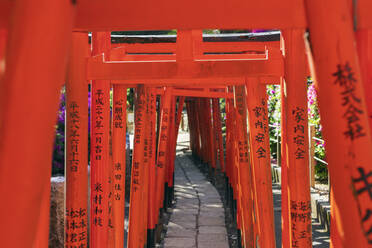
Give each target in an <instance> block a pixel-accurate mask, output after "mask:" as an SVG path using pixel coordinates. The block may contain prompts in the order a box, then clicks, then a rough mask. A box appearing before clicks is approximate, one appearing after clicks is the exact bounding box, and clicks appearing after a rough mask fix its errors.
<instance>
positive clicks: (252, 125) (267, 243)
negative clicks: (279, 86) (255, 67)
mask: <svg viewBox="0 0 372 248" xmlns="http://www.w3.org/2000/svg"><path fill="white" fill-rule="evenodd" d="M246 88H247V108H248V120H249V141H250V142H249V145H250V151H251V152H250V156H251V163H252V169H253V176H254V178H255V183H256V191H257V198H256V201H257V207H258V208H257V212H258V214H257V216H258V223H259V229H260V230H259V232H258V233H259V235H260V237H259V239H258V243H259V246H260V247H275V230H274V209H273V208H274V206H273V193H272V186H271V157H270V141H269V138H270V137H269V121H268V111H267V95H266V85H264V84H262V83H261V82H260V79H259V78H249V79H247V84H246Z"/></svg>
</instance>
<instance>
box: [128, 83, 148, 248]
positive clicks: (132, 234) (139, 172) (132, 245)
mask: <svg viewBox="0 0 372 248" xmlns="http://www.w3.org/2000/svg"><path fill="white" fill-rule="evenodd" d="M136 95H137V97H136V100H135V101H136V105H135V111H136V115H135V133H134V141H133V142H134V147H133V158H132V161H133V162H132V176H131V187H130V206H129V232H128V245H127V246H128V247H129V248H136V247H141V244H142V246H143V244H144V241H143V239H144V237H143V236H142V235H141V228H142V225H143V222H142V219H143V211H142V210H143V202H142V200H143V186H144V185H143V184H144V181H143V179H144V176H143V173H144V147H145V128H146V124H145V123H146V122H147V119H146V114H145V111H146V109H145V108H146V106H145V105H146V96H145V87H144V86H143V85H138V86H137V92H136Z"/></svg>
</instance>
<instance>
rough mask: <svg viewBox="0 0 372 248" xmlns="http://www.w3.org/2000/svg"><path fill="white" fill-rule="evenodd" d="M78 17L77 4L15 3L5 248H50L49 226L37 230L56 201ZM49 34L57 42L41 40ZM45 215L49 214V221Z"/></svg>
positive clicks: (0, 119) (0, 169) (0, 176)
mask: <svg viewBox="0 0 372 248" xmlns="http://www.w3.org/2000/svg"><path fill="white" fill-rule="evenodd" d="M74 14H75V5H74V4H73V3H72V2H71V1H56V2H51V1H46V0H41V1H39V2H38V3H37V5H35V2H34V1H30V0H20V1H16V2H14V3H13V8H12V12H11V22H10V25H9V29H8V37H7V48H6V57H5V65H6V68H5V71H4V74H3V76H1V81H0V92H1V99H0V137H1V142H0V165H1V166H0V186H1V187H0V195H1V197H2V200H1V201H2V202H3V203H6V204H1V206H0V219H1V221H0V239H1V246H2V247H15V248H18V247H19V248H21V247H33V245H35V240H37V242H39V244H42V245H43V246H44V245H45V244H47V243H48V234H49V227H48V225H44V224H43V225H42V226H41V229H39V230H37V227H38V226H37V223H38V221H39V220H42V221H43V223H48V222H49V221H48V219H49V212H48V211H47V209H49V201H48V200H46V201H45V198H43V197H44V195H47V196H48V198H49V195H50V194H49V192H50V175H51V164H52V163H51V158H52V149H53V141H54V133H55V123H56V116H57V109H58V104H59V95H60V89H61V87H62V84H63V82H64V78H65V69H66V67H65V66H66V60H67V56H68V48H69V45H70V40H71V35H72V27H73V22H74ZM46 24H47V25H46ZM20 30H22V32H20ZM46 33H47V34H48V35H50V36H49V37H53V42H51V41H50V39H40V37H43V36H44V35H45V34H46ZM27 34H32V36H28V35H27ZM26 39H27V42H25V40H26ZM30 48H32V49H30ZM2 66H4V63H2ZM1 70H4V68H2V69H0V71H1ZM35 85H37V87H35ZM35 179H37V180H35ZM9 189H11V190H9ZM25 189H27V193H25ZM46 191H48V192H46ZM31 202H32V204H31V205H30V203H31ZM24 206H28V208H27V211H25V209H24ZM40 210H45V211H43V213H42V215H43V216H41V215H40ZM45 220H47V221H45ZM20 223H21V224H20ZM36 235H37V237H36ZM39 247H40V246H39Z"/></svg>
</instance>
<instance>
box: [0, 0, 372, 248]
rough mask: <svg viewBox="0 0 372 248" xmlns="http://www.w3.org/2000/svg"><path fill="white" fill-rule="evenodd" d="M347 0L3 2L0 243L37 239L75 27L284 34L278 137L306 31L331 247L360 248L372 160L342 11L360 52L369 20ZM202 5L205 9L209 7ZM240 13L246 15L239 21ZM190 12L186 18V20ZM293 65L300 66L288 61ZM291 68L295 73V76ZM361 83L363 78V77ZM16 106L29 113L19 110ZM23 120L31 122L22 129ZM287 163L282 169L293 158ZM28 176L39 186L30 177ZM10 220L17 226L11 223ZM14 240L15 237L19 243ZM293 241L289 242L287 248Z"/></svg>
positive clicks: (300, 73) (362, 7)
mask: <svg viewBox="0 0 372 248" xmlns="http://www.w3.org/2000/svg"><path fill="white" fill-rule="evenodd" d="M348 3H350V1H345V0H342V1H335V0H333V1H327V2H323V1H320V0H318V1H304V2H302V1H286V2H284V3H278V2H276V1H273V0H266V1H263V2H257V1H239V0H235V1H230V2H229V3H226V2H224V1H214V2H211V1H202V2H198V1H188V2H182V3H178V2H177V3H176V2H172V1H168V0H167V1H163V2H162V3H161V4H160V5H159V3H155V2H154V3H146V5H143V4H142V2H139V1H134V2H128V3H127V2H126V3H125V4H123V3H122V2H120V1H115V0H111V1H106V2H105V3H102V2H94V3H91V2H90V1H81V2H78V3H76V2H75V1H71V2H70V1H65V2H53V3H51V2H48V1H39V2H38V5H37V6H36V5H35V2H34V1H29V0H28V1H27V0H24V1H22V0H18V1H15V2H12V1H6V0H4V1H2V2H1V3H0V6H1V7H0V13H1V14H0V16H1V17H0V27H8V25H9V28H8V36H7V39H4V35H5V34H4V33H2V41H3V43H4V40H6V43H7V48H6V56H7V57H6V60H5V62H6V63H5V65H6V69H5V70H4V69H3V68H1V71H0V75H1V78H2V80H1V90H0V92H1V94H2V95H1V104H0V109H1V115H0V122H1V131H0V137H2V143H1V145H0V155H1V156H0V157H1V158H0V164H1V166H2V167H1V168H0V170H1V171H0V190H1V191H0V195H2V196H3V200H4V201H5V202H6V204H4V205H3V206H2V207H1V210H2V211H1V213H2V214H1V219H2V226H1V230H2V233H1V237H2V240H3V241H2V242H3V246H4V247H24V246H26V247H27V246H30V245H31V244H33V240H34V238H35V235H36V230H35V228H33V227H34V225H35V223H37V222H38V221H37V220H38V215H39V212H40V206H45V204H42V202H43V201H47V199H44V198H43V197H42V196H43V195H44V191H45V190H46V189H48V188H49V175H50V173H49V172H50V169H49V168H50V159H49V158H50V154H51V147H52V146H51V144H52V137H53V136H52V134H53V123H54V121H55V118H54V114H53V113H55V112H56V109H57V99H58V89H59V87H60V85H61V82H62V81H63V75H64V68H63V64H64V59H63V58H66V54H67V49H68V45H69V41H70V39H71V35H70V33H71V31H72V29H73V27H74V26H75V27H76V28H77V29H79V30H95V31H97V30H134V29H150V30H152V29H167V28H173V27H175V28H178V29H198V28H225V29H228V28H241V27H244V28H272V27H277V28H280V29H282V30H284V31H285V32H283V33H284V39H285V41H286V60H285V63H286V66H285V70H286V71H285V85H286V87H283V88H285V89H286V92H285V93H286V94H285V95H286V96H287V97H288V98H287V104H286V109H287V115H286V118H285V119H286V120H287V126H286V127H284V128H285V129H286V130H287V137H286V140H287V141H288V140H291V138H293V137H294V135H295V134H294V131H293V125H292V122H293V123H294V122H295V121H297V120H296V119H293V118H294V117H291V113H292V111H293V110H296V109H297V108H296V105H297V104H295V103H293V102H292V101H293V99H292V98H291V95H292V94H296V92H292V91H294V90H295V87H294V85H296V86H297V84H295V81H297V80H298V81H300V82H302V81H303V80H304V75H305V73H304V71H305V69H304V68H303V67H304V66H303V65H304V64H305V62H304V60H305V56H304V55H303V53H304V50H305V45H304V44H303V40H302V39H303V37H302V35H303V32H304V30H305V28H306V27H308V28H309V30H310V35H311V47H312V51H313V55H314V62H315V63H314V64H315V69H316V71H317V77H316V78H317V81H318V82H319V83H318V87H319V100H320V110H321V115H322V121H323V125H324V134H325V138H326V140H327V147H328V154H327V158H328V161H329V164H330V166H329V170H330V176H331V179H332V190H333V192H334V195H333V197H332V206H334V207H333V208H332V220H333V225H334V226H333V228H332V233H331V240H332V245H333V246H335V247H351V246H357V247H366V246H367V245H368V243H371V241H370V240H371V237H370V232H369V230H370V216H371V215H370V212H371V198H372V197H371V194H370V183H369V182H368V179H369V177H370V171H371V166H372V163H371V160H372V158H371V156H372V155H371V153H370V151H371V139H370V131H369V130H370V128H369V125H368V115H367V114H366V113H369V112H368V111H370V109H371V108H368V110H367V107H366V104H365V102H366V101H365V95H364V93H365V92H364V89H363V85H362V84H361V83H360V82H362V80H361V73H360V69H359V62H358V57H357V51H356V48H355V47H354V40H355V38H354V32H353V28H352V27H353V25H352V24H353V23H352V20H353V19H352V16H351V15H350V12H351V11H350V10H351V8H350V7H351V6H352V7H353V8H354V11H353V17H354V20H356V29H357V30H358V35H360V36H359V37H360V38H359V40H358V41H359V44H360V46H359V49H360V50H361V51H363V47H364V46H363V43H364V42H365V41H366V39H364V38H363V37H364V35H365V34H368V32H369V31H368V30H369V29H370V27H371V23H372V20H371V18H369V15H368V11H369V10H370V9H371V3H370V2H368V1H358V4H357V5H354V6H353V5H352V4H348ZM209 6H213V11H211V10H210V9H209ZM76 8H77V12H76V13H75V9H76ZM154 10H159V11H157V12H156V15H157V16H154V13H155V12H153V11H154ZM206 10H208V11H206ZM249 10H254V11H250V12H249V13H251V14H250V15H249V16H246V13H248V11H249ZM190 13H192V14H193V18H189V15H190ZM75 14H76V15H75ZM75 16H76V25H74V19H75ZM315 16H316V18H315ZM155 17H156V18H155ZM10 19H11V20H12V21H9V20H10ZM19 30H23V32H22V33H21V32H19ZM45 33H48V34H49V36H48V38H45V37H44V39H40V37H42V34H45ZM25 34H26V35H28V34H33V37H32V38H31V37H28V42H27V43H25V42H24V40H25V39H24V35H25ZM0 47H3V45H2V46H0ZM292 49H293V50H292ZM361 54H362V55H363V53H361ZM364 58H365V57H363V56H361V59H362V62H363V63H362V65H363V67H362V69H363V68H365V67H369V66H366V65H367V61H366V60H365V59H364ZM295 61H302V62H299V63H296V64H295ZM368 62H369V61H368ZM297 66H298V67H301V68H299V69H298V70H297V69H296V68H295V67H297ZM46 68H48V69H46ZM366 71H367V70H364V71H362V72H363V75H365V78H367V77H368V76H369V75H368V73H367V72H366ZM313 75H314V74H313ZM363 79H364V77H363ZM364 81H365V82H368V80H367V79H364ZM35 85H39V87H35ZM364 88H365V87H364ZM366 93H368V92H366ZM20 99H22V102H20ZM25 106H27V107H29V108H31V109H33V111H34V112H25ZM10 110H11V111H10ZM36 113H37V114H36ZM295 116H296V115H295ZM291 118H292V119H291ZM29 123H35V124H36V125H32V126H31V125H29ZM26 124H27V125H26ZM20 140H22V141H23V142H19V141H20ZM336 147H337V149H336ZM287 148H288V150H287V151H286V153H283V154H287V153H288V152H290V151H291V150H292V148H291V146H290V145H288V146H287ZM287 163H288V166H289V167H290V166H291V165H292V164H293V163H294V162H293V161H287ZM14 164H15V165H17V166H23V167H19V168H18V169H15V168H14V167H13V166H12V165H14ZM294 164H296V163H294ZM340 165H341V166H340ZM35 168H39V169H38V170H36V169H35ZM14 174H17V175H18V176H17V177H15V176H14ZM35 178H40V179H41V180H39V181H35ZM9 188H11V189H12V192H10V191H9V190H8V189H9ZM31 188H32V190H30V189H31ZM25 189H28V194H23V192H24V190H25ZM20 196H22V197H20ZM30 202H33V203H35V204H34V206H33V207H32V208H30V209H29V211H28V212H27V213H26V212H25V211H24V210H23V209H21V208H20V207H19V206H27V204H29V203H30ZM44 211H47V209H44ZM9 213H12V215H10V214H9ZM19 221H22V222H23V225H21V226H19V225H18V224H17V223H18V222H19ZM46 222H47V220H42V221H41V222H40V223H41V224H43V223H44V225H45V224H46ZM41 230H42V229H41ZM18 235H22V239H19V238H18ZM294 245H296V244H293V243H292V244H291V246H292V247H294Z"/></svg>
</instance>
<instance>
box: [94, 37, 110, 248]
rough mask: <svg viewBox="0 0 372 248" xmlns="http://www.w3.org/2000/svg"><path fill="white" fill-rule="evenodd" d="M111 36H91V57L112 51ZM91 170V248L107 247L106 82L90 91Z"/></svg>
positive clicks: (108, 159) (107, 143)
mask: <svg viewBox="0 0 372 248" xmlns="http://www.w3.org/2000/svg"><path fill="white" fill-rule="evenodd" d="M110 46H111V37H110V32H93V33H92V47H93V50H92V55H93V56H94V55H98V54H101V53H105V56H107V55H108V54H107V52H108V51H109V50H110ZM91 101H92V102H91V122H90V123H91V129H90V130H91V143H90V147H91V157H90V161H91V168H90V169H91V170H90V187H91V196H90V197H91V198H90V204H91V206H90V232H91V233H90V247H92V248H95V247H97V248H98V247H105V246H107V244H108V243H107V242H108V226H109V216H108V211H109V210H108V207H109V199H108V197H109V191H110V188H109V170H110V168H111V167H110V166H109V165H110V157H109V135H110V133H109V132H110V84H109V82H108V81H105V80H96V81H92V87H91Z"/></svg>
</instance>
